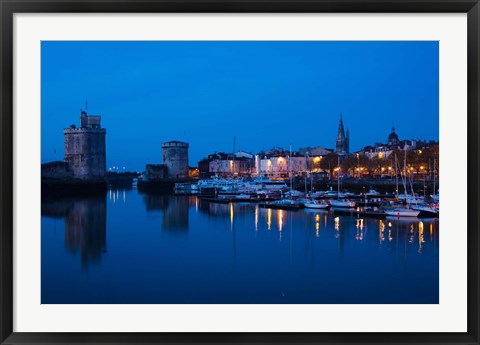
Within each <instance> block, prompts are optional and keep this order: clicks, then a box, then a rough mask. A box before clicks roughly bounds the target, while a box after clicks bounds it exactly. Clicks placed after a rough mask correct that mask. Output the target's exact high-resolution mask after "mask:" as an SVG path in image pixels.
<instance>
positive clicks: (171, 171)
mask: <svg viewBox="0 0 480 345" xmlns="http://www.w3.org/2000/svg"><path fill="white" fill-rule="evenodd" d="M162 158H163V164H164V165H165V166H166V168H167V174H166V177H167V178H170V179H176V178H186V177H188V169H189V168H188V143H185V142H182V141H176V140H174V141H169V142H166V143H163V144H162Z"/></svg>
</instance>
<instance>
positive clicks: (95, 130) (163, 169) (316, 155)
mask: <svg viewBox="0 0 480 345" xmlns="http://www.w3.org/2000/svg"><path fill="white" fill-rule="evenodd" d="M105 136H106V129H105V128H102V127H101V117H100V116H99V115H87V112H86V111H85V110H81V111H80V127H76V126H75V125H71V126H70V127H69V128H65V129H64V148H65V157H64V161H55V162H50V163H46V164H42V178H47V179H48V178H55V179H58V178H62V179H68V178H75V179H82V180H94V179H102V178H104V176H105V172H106V146H105ZM349 141H350V134H349V131H348V129H347V130H346V132H345V130H344V125H343V119H342V116H341V115H340V122H339V125H338V133H337V139H336V147H335V150H334V149H327V148H324V147H321V146H318V147H313V148H312V147H307V148H302V149H299V150H298V151H293V152H292V151H286V150H283V149H282V148H273V149H271V150H268V151H262V152H259V153H257V154H252V153H249V152H243V151H240V152H235V153H225V152H218V153H213V154H210V155H208V156H207V157H206V158H204V159H203V160H201V161H200V162H199V163H198V169H197V168H189V164H188V148H189V144H188V143H186V142H181V141H169V142H165V143H163V144H162V145H161V149H162V160H163V162H162V163H161V164H147V165H146V167H145V173H144V179H145V180H151V181H155V180H162V179H177V180H180V179H185V178H188V177H192V176H195V177H196V176H198V177H200V178H208V177H211V176H213V175H219V176H243V175H262V176H263V175H264V176H269V177H272V178H287V177H289V176H291V175H299V174H304V173H317V174H321V173H323V171H324V170H325V169H322V167H321V161H322V159H323V158H324V157H325V156H329V155H331V154H333V153H334V154H336V155H338V156H340V157H343V158H345V157H349V156H350V147H349V146H350V143H349ZM429 144H431V143H425V142H417V141H413V140H400V139H399V137H398V135H397V133H396V132H395V128H394V127H393V128H392V131H391V133H390V134H389V135H388V139H387V141H386V143H385V144H383V143H376V144H375V145H373V146H366V147H365V148H363V149H362V150H360V151H358V152H356V153H354V154H355V155H356V156H357V157H359V155H361V156H362V157H366V158H369V159H373V158H388V157H389V156H390V155H391V154H392V152H394V150H397V149H399V150H416V149H421V148H423V147H425V145H429ZM334 164H335V163H334Z"/></svg>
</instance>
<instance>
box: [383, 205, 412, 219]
mask: <svg viewBox="0 0 480 345" xmlns="http://www.w3.org/2000/svg"><path fill="white" fill-rule="evenodd" d="M385 214H386V215H387V216H396V217H417V216H418V215H419V214H420V211H417V210H414V209H412V208H407V207H395V208H392V209H386V210H385Z"/></svg>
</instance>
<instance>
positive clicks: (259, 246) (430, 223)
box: [42, 191, 439, 303]
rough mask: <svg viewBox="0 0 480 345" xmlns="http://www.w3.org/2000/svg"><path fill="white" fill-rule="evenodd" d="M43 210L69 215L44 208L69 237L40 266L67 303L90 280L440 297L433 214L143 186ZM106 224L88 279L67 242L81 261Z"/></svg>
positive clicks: (142, 288) (360, 296) (337, 298)
mask: <svg viewBox="0 0 480 345" xmlns="http://www.w3.org/2000/svg"><path fill="white" fill-rule="evenodd" d="M106 203H108V210H107V207H106ZM107 211H108V214H106V213H107ZM42 216H43V217H50V218H51V217H55V218H58V219H62V221H55V220H52V219H50V220H45V221H43V220H42V226H43V225H44V224H47V225H49V224H50V225H52V226H51V227H47V228H46V233H48V234H53V232H51V231H48V229H51V228H53V226H54V225H56V224H59V223H60V222H62V224H63V219H64V220H65V222H64V223H65V244H64V243H60V246H59V245H58V241H57V242H55V241H56V240H57V238H58V236H45V240H42V276H43V275H44V273H43V272H48V274H46V275H45V276H46V277H47V278H48V277H49V276H50V274H51V272H55V279H52V283H51V286H52V288H50V289H49V287H48V284H46V288H45V289H44V290H43V291H50V294H48V293H46V294H45V296H47V297H49V296H58V294H59V292H58V290H57V289H56V287H58V289H61V290H62V293H64V294H65V299H62V303H63V302H65V303H68V302H71V303H85V302H83V300H82V301H81V302H75V301H78V300H76V298H78V297H77V296H76V295H75V294H74V293H73V292H71V293H70V292H69V291H72V286H73V287H75V286H81V289H89V287H90V286H92V288H91V295H90V296H89V297H88V299H87V300H88V303H102V302H105V298H106V297H105V296H108V303H115V302H116V303H438V241H439V232H438V231H439V230H438V228H439V222H438V219H417V218H409V219H398V218H396V217H393V218H387V219H374V218H366V217H356V216H352V215H348V214H347V215H343V214H341V215H338V214H333V213H332V212H329V211H323V210H307V209H305V210H298V211H295V212H293V211H288V210H276V209H275V210H273V209H265V208H259V207H258V205H256V204H254V203H212V202H208V201H205V200H204V201H201V200H199V199H197V198H195V197H186V196H182V197H175V196H168V195H146V194H138V193H137V191H134V192H133V191H127V192H126V196H125V197H124V196H123V192H122V191H118V195H117V192H116V191H115V192H114V191H112V193H111V196H109V195H108V194H107V197H106V200H105V199H103V200H102V199H87V200H85V199H78V200H67V201H58V200H56V201H50V202H47V203H42ZM107 217H108V221H107V220H106V218H107ZM106 226H108V227H109V230H108V235H109V238H108V243H109V247H110V248H109V249H110V250H109V252H108V254H107V255H108V256H106V257H105V258H104V260H103V262H102V265H101V266H98V270H97V271H95V270H94V269H90V270H88V279H86V278H85V279H84V280H82V279H83V278H82V276H81V275H78V277H77V276H75V274H76V270H78V267H73V268H72V267H69V266H68V264H69V261H68V260H61V259H62V257H63V256H64V255H65V250H64V248H67V250H68V252H69V253H78V256H81V257H82V263H84V265H85V264H86V263H88V262H95V261H98V260H100V258H101V256H102V251H106V239H105V236H106ZM43 231H44V228H43V227H42V233H43ZM164 234H168V235H169V236H163V235H164ZM172 234H175V235H177V234H183V235H185V234H188V238H187V237H174V236H171V235H172ZM42 238H43V235H42ZM179 239H180V240H179ZM182 239H188V240H182ZM62 240H63V237H62ZM59 247H60V250H59ZM113 249H115V250H113ZM53 253H54V254H53ZM107 258H108V260H106V259H107ZM58 262H61V263H62V265H63V266H61V268H62V269H65V267H67V268H68V270H69V272H70V274H69V275H68V277H66V278H64V276H65V274H64V271H62V270H61V269H60V268H59V267H60V265H58V264H57V263H58ZM65 262H66V263H65ZM77 266H78V260H77ZM44 270H45V271H44ZM55 270H57V271H55ZM95 272H96V273H97V275H96V276H95V274H94V273H95ZM178 272H181V274H179V273H178ZM84 276H85V275H84ZM47 278H45V279H47ZM43 279H44V278H43V277H42V280H43ZM132 281H133V282H141V284H134V285H129V284H130V282H132ZM166 281H168V284H166V283H165V282H166ZM192 281H194V282H195V284H191V282H192ZM78 284H80V285H78ZM81 284H83V285H81ZM111 286H115V287H116V290H115V293H116V294H111V293H110V290H109V287H111ZM123 286H128V288H127V287H126V288H122V287H123ZM418 286H422V287H424V289H421V291H418V288H417V287H418ZM79 289H80V288H79ZM69 293H70V295H69ZM125 296H126V297H125ZM47 297H46V299H45V301H46V302H48V298H47ZM124 297H125V298H124ZM42 298H43V297H42ZM52 298H53V297H52ZM122 298H123V299H122ZM53 300H56V299H55V298H53ZM127 301H128V302H127ZM42 303H43V299H42Z"/></svg>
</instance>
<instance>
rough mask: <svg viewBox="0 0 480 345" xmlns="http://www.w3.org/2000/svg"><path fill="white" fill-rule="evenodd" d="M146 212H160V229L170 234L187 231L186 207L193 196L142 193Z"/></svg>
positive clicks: (192, 199) (192, 201) (193, 201)
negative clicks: (180, 196)
mask: <svg viewBox="0 0 480 345" xmlns="http://www.w3.org/2000/svg"><path fill="white" fill-rule="evenodd" d="M142 199H143V202H144V204H145V209H146V210H147V213H155V212H156V211H161V213H162V216H163V217H162V226H161V228H162V231H164V232H165V233H170V234H185V233H188V218H189V213H188V208H189V205H190V204H192V203H193V204H195V198H188V197H182V198H179V197H175V196H172V195H166V194H142Z"/></svg>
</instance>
